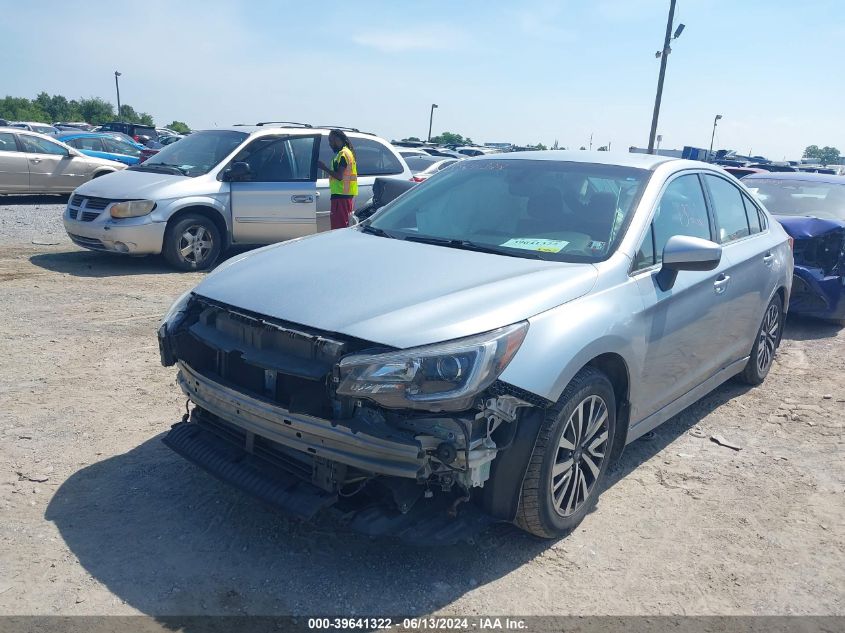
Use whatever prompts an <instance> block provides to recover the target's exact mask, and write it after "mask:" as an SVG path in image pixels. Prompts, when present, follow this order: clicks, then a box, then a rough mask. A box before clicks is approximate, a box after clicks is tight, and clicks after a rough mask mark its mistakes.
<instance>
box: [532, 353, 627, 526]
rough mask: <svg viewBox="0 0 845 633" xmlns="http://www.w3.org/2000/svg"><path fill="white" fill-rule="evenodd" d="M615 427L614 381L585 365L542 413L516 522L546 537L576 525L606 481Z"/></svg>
mask: <svg viewBox="0 0 845 633" xmlns="http://www.w3.org/2000/svg"><path fill="white" fill-rule="evenodd" d="M615 432H616V398H615V395H614V393H613V386H612V385H611V383H610V380H608V378H607V376H605V375H604V373H602V372H601V371H599V370H598V369H595V368H593V367H585V368H584V369H582V370H581V371H580V372H578V374H577V375H576V376H575V378H573V379H572V382H570V383H569V385H568V386H567V387H566V389H565V390H564V392H563V394H562V395H561V397H560V399H559V400H558V402H557V404H556V405H555V406H554V407H552V408H550V409H548V411H547V413H546V418H545V420H544V421H543V425H542V427H541V428H540V433H539V435H538V437H537V443H536V445H535V446H534V453H533V454H532V456H531V461H530V462H529V465H528V470H527V472H526V474H525V479H524V480H523V483H522V495H521V498H520V502H519V509H518V511H517V516H516V523H517V525H518V526H519V527H521V528H522V529H523V530H526V531H527V532H530V533H531V534H535V535H537V536H541V537H544V538H555V537H559V536H563V535H564V534H566V533H567V532H569V531H570V530H572V529H573V528H574V527H575V526H577V525H578V524H579V523H580V522H581V520H582V519H583V518H584V517H585V516H586V515H587V513H588V512H589V511H590V510H592V508H593V506H595V504H596V500H597V498H598V496H599V493H600V492H601V488H602V486H603V485H604V480H605V474H606V473H607V468H608V465H609V462H610V453H611V450H610V449H611V447H612V446H613V438H614V435H615Z"/></svg>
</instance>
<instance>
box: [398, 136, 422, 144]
mask: <svg viewBox="0 0 845 633" xmlns="http://www.w3.org/2000/svg"><path fill="white" fill-rule="evenodd" d="M402 140H403V141H416V142H417V143H419V142H420V139H418V138H417V137H416V136H409V137H408V138H403V139H402Z"/></svg>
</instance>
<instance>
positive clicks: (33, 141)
mask: <svg viewBox="0 0 845 633" xmlns="http://www.w3.org/2000/svg"><path fill="white" fill-rule="evenodd" d="M20 140H21V142H22V143H23V149H24V151H25V152H29V153H30V154H56V155H59V156H65V155H67V150H66V149H65V148H64V147H62V146H61V145H57V144H56V143H52V142H50V141H48V140H47V139H43V138H38V137H37V136H29V135H28V134H21V135H20Z"/></svg>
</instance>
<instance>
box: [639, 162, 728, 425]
mask: <svg viewBox="0 0 845 633" xmlns="http://www.w3.org/2000/svg"><path fill="white" fill-rule="evenodd" d="M673 235H690V236H693V237H700V238H702V239H707V240H711V239H712V235H713V234H712V222H711V219H710V216H709V214H708V211H707V205H706V203H705V199H704V193H703V190H702V187H701V182H700V180H699V177H698V175H697V174H694V173H691V174H685V175H681V176H679V177H677V178H675V179H674V180H672V181H671V182H670V183H669V184H668V185H667V187H666V189H665V190H664V192H663V194H662V196H661V198H660V201H659V202H658V205H657V208H656V209H655V213H654V219H653V221H652V225H651V229H650V230H649V232H648V233H647V234H646V237H645V239H644V241H643V246H642V247H641V248H640V252H639V254H638V256H637V262H636V266H637V267H638V268H640V269H641V270H642V273H635V274H636V276H635V279H636V281H637V286H638V288H639V291H640V295H641V297H642V299H643V314H642V317H643V319H642V320H643V323H645V324H646V326H645V332H644V334H645V341H644V343H645V348H644V349H645V359H644V363H643V367H642V374H641V376H640V385H641V387H642V398H641V399H640V402H641V403H642V404H641V408H640V410H638V411H632V412H631V415H632V418H633V419H643V418H645V417H648V416H649V415H651V414H652V413H654V412H656V411H658V410H660V409H662V408H663V407H664V406H666V405H667V404H670V403H671V402H672V401H674V400H676V399H677V398H679V397H681V396H682V395H684V394H685V393H687V392H688V391H690V390H691V389H693V388H694V387H696V386H697V385H698V384H700V383H702V382H703V381H705V380H706V379H707V378H709V377H710V376H711V375H713V374H714V373H716V372H717V371H718V370H719V369H721V364H722V361H723V356H724V349H722V347H723V346H721V345H720V344H721V342H722V338H723V337H722V336H721V334H720V333H721V332H722V331H723V330H724V328H725V327H726V325H727V322H728V321H729V320H730V319H729V315H728V314H727V313H726V309H725V301H724V292H723V291H724V289H725V284H724V283H723V282H724V278H725V277H726V275H725V270H726V269H727V268H728V267H729V263H728V262H727V261H726V259H725V258H724V257H723V258H722V261H721V262H720V263H719V266H718V267H717V268H715V269H714V270H708V271H680V272H679V273H678V277H677V279H676V281H675V285H674V286H673V287H672V288H670V289H669V290H665V291H664V290H661V289H660V287H659V286H658V284H657V280H656V275H657V272H658V271H659V269H660V263H661V261H662V254H663V247H664V246H665V244H666V242H667V240H668V239H669V238H670V237H672V236H673ZM646 273H647V274H646Z"/></svg>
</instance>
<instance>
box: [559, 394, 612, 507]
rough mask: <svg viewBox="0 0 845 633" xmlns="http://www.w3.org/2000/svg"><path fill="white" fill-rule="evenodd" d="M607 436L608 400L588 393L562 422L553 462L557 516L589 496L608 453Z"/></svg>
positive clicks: (580, 503)
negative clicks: (564, 422) (564, 421)
mask: <svg viewBox="0 0 845 633" xmlns="http://www.w3.org/2000/svg"><path fill="white" fill-rule="evenodd" d="M607 436H608V410H607V403H606V402H605V401H604V400H603V399H602V398H601V397H600V396H596V395H590V396H587V397H586V398H584V399H583V400H582V401H581V402H580V403H579V404H578V406H577V407H575V410H574V411H573V412H572V414H571V415H570V416H569V418H568V419H567V421H566V424H564V426H563V431H562V432H561V435H560V442H559V443H558V448H557V454H556V456H555V462H554V464H553V465H552V474H551V482H550V486H551V493H552V505H553V506H554V509H555V511H556V512H557V513H558V514H559V515H561V516H564V517H568V516H571V515H572V514H574V513H575V512H577V511H578V509H579V508H580V507H581V506H582V505H583V504H584V502H585V501H586V500H587V498H588V497H589V496H590V493H591V492H592V490H593V488H594V487H595V485H596V482H597V481H598V478H599V474H600V472H601V467H602V462H603V461H604V459H605V455H606V454H607Z"/></svg>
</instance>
